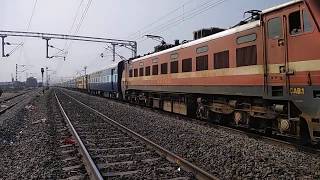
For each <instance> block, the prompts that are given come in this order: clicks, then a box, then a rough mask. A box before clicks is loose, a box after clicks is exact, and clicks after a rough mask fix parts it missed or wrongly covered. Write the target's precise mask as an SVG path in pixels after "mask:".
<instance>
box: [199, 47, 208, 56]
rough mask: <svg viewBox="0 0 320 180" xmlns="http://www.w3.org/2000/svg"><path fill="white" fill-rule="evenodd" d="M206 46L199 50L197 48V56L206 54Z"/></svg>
mask: <svg viewBox="0 0 320 180" xmlns="http://www.w3.org/2000/svg"><path fill="white" fill-rule="evenodd" d="M208 49H209V48H208V46H202V47H199V48H197V50H196V51H197V54H201V53H205V52H207V51H208Z"/></svg>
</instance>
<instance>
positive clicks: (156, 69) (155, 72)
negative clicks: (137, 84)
mask: <svg viewBox="0 0 320 180" xmlns="http://www.w3.org/2000/svg"><path fill="white" fill-rule="evenodd" d="M158 69H159V68H158V65H153V66H152V75H158V74H159V72H158Z"/></svg>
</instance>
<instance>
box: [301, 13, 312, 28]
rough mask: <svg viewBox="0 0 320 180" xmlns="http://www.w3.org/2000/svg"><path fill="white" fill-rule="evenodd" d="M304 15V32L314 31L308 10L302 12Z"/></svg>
mask: <svg viewBox="0 0 320 180" xmlns="http://www.w3.org/2000/svg"><path fill="white" fill-rule="evenodd" d="M302 14H303V30H304V32H311V31H312V30H313V27H312V21H311V16H310V13H309V12H308V11H307V10H303V11H302Z"/></svg>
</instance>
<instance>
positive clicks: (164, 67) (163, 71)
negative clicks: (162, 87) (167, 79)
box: [161, 63, 168, 74]
mask: <svg viewBox="0 0 320 180" xmlns="http://www.w3.org/2000/svg"><path fill="white" fill-rule="evenodd" d="M161 74H168V63H163V64H161Z"/></svg>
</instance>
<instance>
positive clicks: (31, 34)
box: [0, 30, 136, 44]
mask: <svg viewBox="0 0 320 180" xmlns="http://www.w3.org/2000/svg"><path fill="white" fill-rule="evenodd" d="M3 35H4V36H26V37H39V38H42V37H48V38H52V39H56V38H59V39H68V38H77V39H79V38H81V39H90V40H96V41H99V42H106V41H108V42H118V43H128V44H131V43H133V44H134V43H136V41H131V40H123V39H110V38H100V37H92V36H77V35H67V34H53V33H41V32H26V31H2V30H0V36H3Z"/></svg>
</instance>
